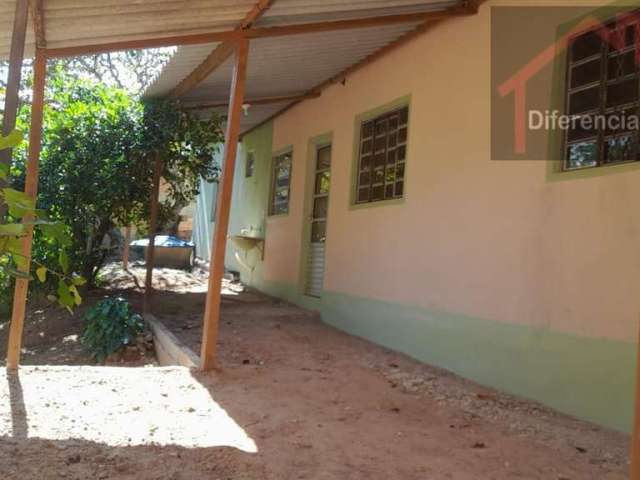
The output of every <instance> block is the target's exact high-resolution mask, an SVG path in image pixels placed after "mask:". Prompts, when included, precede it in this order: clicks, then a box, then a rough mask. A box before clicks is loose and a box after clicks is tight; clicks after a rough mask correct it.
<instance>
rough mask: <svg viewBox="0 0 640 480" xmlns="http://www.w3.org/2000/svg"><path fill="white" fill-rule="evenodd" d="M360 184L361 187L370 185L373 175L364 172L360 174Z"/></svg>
mask: <svg viewBox="0 0 640 480" xmlns="http://www.w3.org/2000/svg"><path fill="white" fill-rule="evenodd" d="M359 182H360V186H361V187H364V186H365V185H369V184H370V183H371V173H370V172H362V173H361V174H360V178H359Z"/></svg>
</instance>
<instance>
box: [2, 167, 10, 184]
mask: <svg viewBox="0 0 640 480" xmlns="http://www.w3.org/2000/svg"><path fill="white" fill-rule="evenodd" d="M9 170H10V168H9V165H7V164H6V163H0V179H1V180H6V179H7V177H9Z"/></svg>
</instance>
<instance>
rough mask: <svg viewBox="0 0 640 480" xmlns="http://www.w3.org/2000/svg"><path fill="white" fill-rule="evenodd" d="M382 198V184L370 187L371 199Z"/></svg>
mask: <svg viewBox="0 0 640 480" xmlns="http://www.w3.org/2000/svg"><path fill="white" fill-rule="evenodd" d="M376 200H384V185H379V186H377V187H373V188H372V189H371V201H373V202H375V201H376Z"/></svg>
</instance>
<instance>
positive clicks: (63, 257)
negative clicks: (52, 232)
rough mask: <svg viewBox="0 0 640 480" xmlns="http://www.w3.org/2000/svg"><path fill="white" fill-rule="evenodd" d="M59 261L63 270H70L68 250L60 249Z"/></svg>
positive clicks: (64, 271) (65, 271)
mask: <svg viewBox="0 0 640 480" xmlns="http://www.w3.org/2000/svg"><path fill="white" fill-rule="evenodd" d="M58 263H60V267H61V268H62V272H63V273H65V274H66V273H67V272H68V271H69V256H68V255H67V251H66V250H64V249H62V250H60V254H59V255H58Z"/></svg>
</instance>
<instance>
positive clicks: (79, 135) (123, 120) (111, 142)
mask: <svg viewBox="0 0 640 480" xmlns="http://www.w3.org/2000/svg"><path fill="white" fill-rule="evenodd" d="M48 82H49V83H48V85H49V87H48V91H47V102H46V105H45V110H44V129H43V145H42V152H41V158H40V188H39V196H38V207H39V208H40V209H41V210H43V211H44V212H46V214H47V215H48V217H49V218H50V219H53V220H55V221H57V222H59V223H60V224H61V225H66V227H47V229H49V230H52V229H53V228H58V231H57V233H60V234H65V235H66V236H67V237H68V238H69V239H70V242H69V245H67V246H65V247H66V248H64V249H63V248H61V246H60V243H59V242H52V241H51V236H50V235H46V234H42V235H40V234H36V236H35V243H34V258H37V259H38V260H39V261H40V263H42V264H43V265H45V266H47V268H53V266H54V265H61V266H62V267H63V271H64V270H68V271H77V272H79V273H80V274H81V275H82V276H83V277H84V278H86V279H87V281H88V282H89V285H90V286H94V285H95V281H96V278H97V274H98V272H99V270H100V268H101V267H102V266H103V265H104V263H105V262H106V260H107V258H108V257H109V255H110V254H111V253H112V251H113V250H112V248H113V245H111V246H109V244H108V243H109V242H106V239H108V238H109V237H108V236H109V233H110V232H112V231H113V229H114V228H115V227H117V226H122V225H137V226H142V225H143V224H144V223H145V222H146V221H147V219H148V218H149V199H150V197H151V191H152V178H153V167H154V160H155V155H160V157H161V158H162V160H163V162H164V165H165V168H164V181H165V182H166V184H167V196H166V200H164V202H163V204H162V205H161V212H162V213H164V214H165V216H168V217H170V216H172V215H173V216H174V217H176V216H177V213H176V210H177V211H179V210H180V209H181V208H182V207H183V206H185V205H187V204H188V203H189V202H190V201H191V200H192V199H193V198H194V197H195V195H196V194H197V193H198V186H199V178H200V176H204V177H206V178H208V179H215V178H217V174H218V166H217V165H215V164H214V162H213V154H214V153H215V151H216V149H217V148H218V144H219V143H220V142H221V141H222V138H223V135H222V130H221V127H220V124H221V120H220V119H219V118H218V117H217V116H213V117H211V118H210V119H208V120H201V119H198V118H197V117H195V116H193V115H191V114H188V113H184V112H182V111H180V110H179V108H178V105H177V104H175V103H173V102H159V101H156V102H148V103H146V104H143V103H142V102H141V101H139V100H138V99H136V98H134V97H132V96H131V95H130V94H129V93H127V92H126V91H124V90H121V89H117V88H113V87H108V86H105V85H103V84H100V83H95V82H91V81H89V80H86V79H79V78H77V77H75V76H71V75H68V74H67V73H66V72H65V71H63V70H61V69H59V68H58V69H54V71H53V72H51V73H50V78H49V80H48ZM19 120H20V124H21V125H23V126H25V127H26V126H28V122H29V111H28V109H23V110H22V112H21V115H20V119H19ZM19 153H20V155H19V156H18V160H17V161H16V162H15V163H14V167H13V168H14V170H15V172H16V173H17V180H16V182H15V183H16V185H18V186H19V184H20V182H21V181H22V182H24V173H25V163H26V162H25V159H26V151H24V150H19ZM17 208H20V205H18V207H17ZM44 233H46V232H44ZM62 250H66V251H68V255H65V254H64V253H61V251H62ZM53 287H54V288H55V289H56V290H57V291H58V293H62V292H64V289H58V288H57V286H56V285H53ZM63 297H64V298H67V299H69V298H70V297H69V296H68V295H63Z"/></svg>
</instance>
